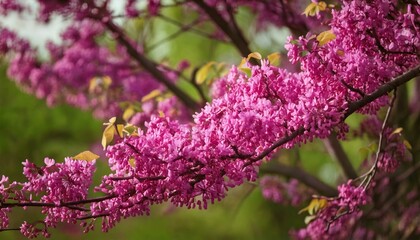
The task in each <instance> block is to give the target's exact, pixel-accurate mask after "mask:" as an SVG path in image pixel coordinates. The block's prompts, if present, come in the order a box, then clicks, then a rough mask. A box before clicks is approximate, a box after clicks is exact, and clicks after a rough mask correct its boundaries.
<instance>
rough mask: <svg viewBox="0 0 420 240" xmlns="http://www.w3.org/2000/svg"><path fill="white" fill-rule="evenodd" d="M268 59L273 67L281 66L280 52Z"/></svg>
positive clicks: (269, 56)
mask: <svg viewBox="0 0 420 240" xmlns="http://www.w3.org/2000/svg"><path fill="white" fill-rule="evenodd" d="M267 59H268V61H269V62H270V64H271V65H272V66H276V67H278V66H279V65H280V59H281V54H280V53H278V52H275V53H272V54H270V55H268V56H267Z"/></svg>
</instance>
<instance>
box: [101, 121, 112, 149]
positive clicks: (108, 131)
mask: <svg viewBox="0 0 420 240" xmlns="http://www.w3.org/2000/svg"><path fill="white" fill-rule="evenodd" d="M114 134H115V127H114V124H109V125H108V126H106V128H105V130H104V132H103V133H102V141H101V143H102V147H103V148H104V150H105V149H106V146H108V144H110V143H111V142H112V140H113V139H114Z"/></svg>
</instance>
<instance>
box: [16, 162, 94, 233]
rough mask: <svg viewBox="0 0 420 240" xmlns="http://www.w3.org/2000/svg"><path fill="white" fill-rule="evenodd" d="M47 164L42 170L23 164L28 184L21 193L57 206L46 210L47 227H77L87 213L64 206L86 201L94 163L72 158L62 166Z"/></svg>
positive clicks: (60, 164) (52, 163)
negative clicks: (59, 224) (58, 225)
mask: <svg viewBox="0 0 420 240" xmlns="http://www.w3.org/2000/svg"><path fill="white" fill-rule="evenodd" d="M44 162H45V166H43V167H37V166H36V165H35V164H33V163H31V162H29V161H26V162H24V163H23V166H24V168H23V173H24V175H25V176H26V178H27V179H28V181H27V182H25V183H24V184H23V188H22V190H23V191H24V192H25V193H27V194H33V195H35V196H36V195H41V198H40V201H41V202H43V203H52V204H54V207H48V206H45V207H43V213H44V214H46V218H45V220H44V222H45V224H46V226H48V227H54V226H55V225H56V223H58V222H68V223H75V221H76V219H77V218H79V217H81V216H83V215H84V211H82V210H80V209H79V210H77V208H76V206H77V205H76V204H75V205H73V206H72V207H73V208H67V207H66V206H63V205H62V204H63V203H69V202H75V201H81V200H84V199H86V197H87V194H88V190H89V187H90V186H91V184H92V175H93V172H94V171H95V165H94V162H87V161H78V160H73V159H71V158H66V159H65V160H64V162H63V163H56V162H55V161H54V160H53V159H49V158H46V159H45V161H44ZM28 201H29V202H30V201H31V199H29V200H28Z"/></svg>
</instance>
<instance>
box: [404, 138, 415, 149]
mask: <svg viewBox="0 0 420 240" xmlns="http://www.w3.org/2000/svg"><path fill="white" fill-rule="evenodd" d="M403 144H404V146H405V147H406V148H407V149H408V150H411V149H413V147H412V146H411V144H410V142H409V141H407V140H405V139H404V141H403Z"/></svg>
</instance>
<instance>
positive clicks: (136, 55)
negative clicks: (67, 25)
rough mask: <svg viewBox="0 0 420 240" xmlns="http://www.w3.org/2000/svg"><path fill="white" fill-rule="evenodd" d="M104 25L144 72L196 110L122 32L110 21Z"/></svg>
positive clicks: (188, 98) (189, 98) (191, 101)
mask: <svg viewBox="0 0 420 240" xmlns="http://www.w3.org/2000/svg"><path fill="white" fill-rule="evenodd" d="M104 25H105V26H106V27H107V28H108V29H109V30H110V31H111V32H112V33H114V34H115V37H116V39H117V41H118V42H119V43H121V44H122V45H123V46H124V47H125V48H126V50H127V53H128V54H129V55H130V56H131V57H132V58H133V59H135V60H136V61H137V62H138V63H139V64H140V65H141V66H142V67H143V68H144V69H145V70H146V71H148V72H149V73H150V74H152V76H153V77H155V78H156V80H157V81H159V82H160V83H162V84H163V85H165V86H166V87H167V88H168V89H169V90H170V91H171V92H172V93H173V94H174V95H175V96H177V97H178V99H179V100H180V101H182V102H183V103H184V104H185V106H187V107H188V108H189V109H191V110H197V108H198V105H197V103H196V102H195V101H194V100H193V99H192V98H191V97H190V96H189V95H187V94H186V93H185V92H183V91H182V90H181V89H180V88H178V87H177V86H176V85H175V84H174V83H172V82H171V81H170V80H169V79H168V78H167V77H166V76H165V75H164V74H163V73H162V72H161V71H159V70H158V68H157V64H156V63H154V62H152V61H151V60H149V59H148V58H146V57H145V56H144V55H143V54H142V53H140V52H139V51H137V49H136V48H135V47H134V46H133V45H132V44H131V43H130V41H129V39H128V37H127V36H126V34H125V33H124V32H123V30H122V29H121V28H120V27H118V26H117V25H115V24H114V23H113V22H112V21H111V20H109V21H107V22H105V23H104Z"/></svg>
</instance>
